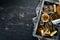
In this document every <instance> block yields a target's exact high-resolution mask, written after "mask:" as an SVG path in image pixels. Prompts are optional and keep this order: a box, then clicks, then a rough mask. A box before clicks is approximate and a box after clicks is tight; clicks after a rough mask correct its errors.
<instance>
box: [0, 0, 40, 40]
mask: <svg viewBox="0 0 60 40" xmlns="http://www.w3.org/2000/svg"><path fill="white" fill-rule="evenodd" d="M38 3H39V0H0V40H37V38H33V36H32V32H33V23H32V18H33V17H34V16H36V14H35V8H36V6H37V4H38Z"/></svg>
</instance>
